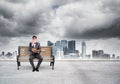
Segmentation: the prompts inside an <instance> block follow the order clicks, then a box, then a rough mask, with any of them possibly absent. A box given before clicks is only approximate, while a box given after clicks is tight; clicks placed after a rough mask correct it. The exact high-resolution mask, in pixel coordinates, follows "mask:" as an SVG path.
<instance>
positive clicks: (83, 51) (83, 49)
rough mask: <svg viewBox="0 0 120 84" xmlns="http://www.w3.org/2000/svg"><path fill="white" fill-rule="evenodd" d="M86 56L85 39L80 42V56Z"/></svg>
mask: <svg viewBox="0 0 120 84" xmlns="http://www.w3.org/2000/svg"><path fill="white" fill-rule="evenodd" d="M85 56H86V43H85V41H83V42H82V57H85Z"/></svg>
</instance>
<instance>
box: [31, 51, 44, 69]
mask: <svg viewBox="0 0 120 84" xmlns="http://www.w3.org/2000/svg"><path fill="white" fill-rule="evenodd" d="M35 58H37V59H38V63H37V66H36V68H37V69H38V68H39V66H40V64H41V63H42V60H43V57H42V56H41V55H40V54H38V53H32V54H30V57H29V62H30V64H31V66H32V68H33V69H35V65H34V62H33V60H34V59H35Z"/></svg>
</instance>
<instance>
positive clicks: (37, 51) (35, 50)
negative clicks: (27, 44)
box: [32, 48, 40, 53]
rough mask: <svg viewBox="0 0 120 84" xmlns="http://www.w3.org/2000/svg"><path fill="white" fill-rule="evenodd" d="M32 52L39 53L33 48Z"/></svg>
mask: <svg viewBox="0 0 120 84" xmlns="http://www.w3.org/2000/svg"><path fill="white" fill-rule="evenodd" d="M32 52H34V53H40V50H37V49H35V48H32Z"/></svg>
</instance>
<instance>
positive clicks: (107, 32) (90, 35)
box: [66, 19, 120, 39]
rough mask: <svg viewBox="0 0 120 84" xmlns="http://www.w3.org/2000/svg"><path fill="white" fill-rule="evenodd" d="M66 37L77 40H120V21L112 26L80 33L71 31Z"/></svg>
mask: <svg viewBox="0 0 120 84" xmlns="http://www.w3.org/2000/svg"><path fill="white" fill-rule="evenodd" d="M66 37H68V38H75V39H106V38H120V19H117V20H115V21H114V22H113V24H111V25H110V26H104V27H100V28H93V29H89V30H86V31H84V32H82V33H79V31H78V30H76V31H75V30H69V31H68V32H67V33H66Z"/></svg>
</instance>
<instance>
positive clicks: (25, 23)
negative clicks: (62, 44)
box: [0, 0, 120, 39]
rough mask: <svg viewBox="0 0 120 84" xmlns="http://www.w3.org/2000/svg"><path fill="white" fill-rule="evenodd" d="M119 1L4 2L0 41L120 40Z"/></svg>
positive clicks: (27, 0)
mask: <svg viewBox="0 0 120 84" xmlns="http://www.w3.org/2000/svg"><path fill="white" fill-rule="evenodd" d="M119 7H120V1H119V0H114V1H113V0H99V1H97V0H91V1H90V0H1V1H0V38H1V37H3V38H4V37H5V38H7V37H9V38H14V37H25V36H31V35H40V34H42V33H48V34H51V35H53V36H55V38H56V37H57V38H59V37H60V38H71V39H102V38H119V37H120V32H119V30H120V29H119V26H120V25H119V22H120V16H119V15H120V9H119Z"/></svg>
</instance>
